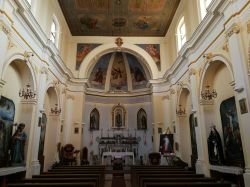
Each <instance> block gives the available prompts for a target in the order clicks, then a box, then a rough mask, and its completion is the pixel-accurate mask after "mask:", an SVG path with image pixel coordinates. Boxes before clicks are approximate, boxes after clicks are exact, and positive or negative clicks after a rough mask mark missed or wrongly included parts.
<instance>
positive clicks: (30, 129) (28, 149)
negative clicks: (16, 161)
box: [19, 99, 38, 178]
mask: <svg viewBox="0 0 250 187" xmlns="http://www.w3.org/2000/svg"><path fill="white" fill-rule="evenodd" d="M20 111H22V115H20V121H19V122H20V123H21V122H22V123H24V124H25V125H26V126H25V129H24V131H25V133H26V134H27V140H26V145H25V151H24V153H25V158H26V177H27V178H30V177H31V176H32V165H33V162H32V161H33V142H34V134H33V133H34V132H35V128H36V127H37V121H38V120H37V115H36V112H37V101H36V100H32V99H31V100H28V101H27V100H22V101H21V103H20Z"/></svg>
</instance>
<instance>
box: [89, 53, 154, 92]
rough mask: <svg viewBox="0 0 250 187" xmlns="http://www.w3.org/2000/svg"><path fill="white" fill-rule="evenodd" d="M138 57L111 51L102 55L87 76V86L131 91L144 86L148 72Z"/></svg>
mask: <svg viewBox="0 0 250 187" xmlns="http://www.w3.org/2000/svg"><path fill="white" fill-rule="evenodd" d="M145 71H147V69H146V68H143V66H142V65H141V63H140V62H139V61H138V59H137V58H136V57H135V56H134V55H132V54H129V53H121V52H112V53H108V54H105V55H103V56H102V57H101V58H100V59H99V60H98V61H97V63H96V65H95V66H94V68H93V69H92V72H91V74H90V77H89V83H90V84H89V86H90V87H91V88H94V89H98V90H104V89H105V87H106V89H108V90H109V91H111V92H113V91H122V92H127V91H131V90H130V88H128V87H129V86H128V85H129V83H128V82H129V81H131V84H130V85H132V88H131V89H132V90H138V89H143V88H146V85H147V83H148V80H149V78H148V77H149V72H148V71H147V72H145Z"/></svg>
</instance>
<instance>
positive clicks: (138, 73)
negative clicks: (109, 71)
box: [127, 54, 148, 90]
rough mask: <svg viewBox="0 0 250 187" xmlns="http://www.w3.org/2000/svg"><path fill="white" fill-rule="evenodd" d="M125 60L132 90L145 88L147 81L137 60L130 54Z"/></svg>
mask: <svg viewBox="0 0 250 187" xmlns="http://www.w3.org/2000/svg"><path fill="white" fill-rule="evenodd" d="M127 60H128V64H129V68H130V73H131V79H132V87H133V89H134V90H135V89H141V88H145V87H146V85H147V82H148V80H147V76H146V73H145V71H144V69H143V67H142V65H141V64H140V62H139V61H138V60H137V58H136V57H135V56H133V55H131V54H127Z"/></svg>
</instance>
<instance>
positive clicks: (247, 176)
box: [243, 168, 250, 186]
mask: <svg viewBox="0 0 250 187" xmlns="http://www.w3.org/2000/svg"><path fill="white" fill-rule="evenodd" d="M243 177H244V183H245V186H250V168H246V169H245V173H244V174H243Z"/></svg>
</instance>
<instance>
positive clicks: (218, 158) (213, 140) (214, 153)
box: [207, 125, 224, 165]
mask: <svg viewBox="0 0 250 187" xmlns="http://www.w3.org/2000/svg"><path fill="white" fill-rule="evenodd" d="M207 144H208V154H209V162H210V164H213V165H223V164H224V155H223V149H222V143H221V138H220V134H219V133H218V131H217V130H216V128H215V126H214V125H213V126H211V132H210V134H209V137H208V140H207Z"/></svg>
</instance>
